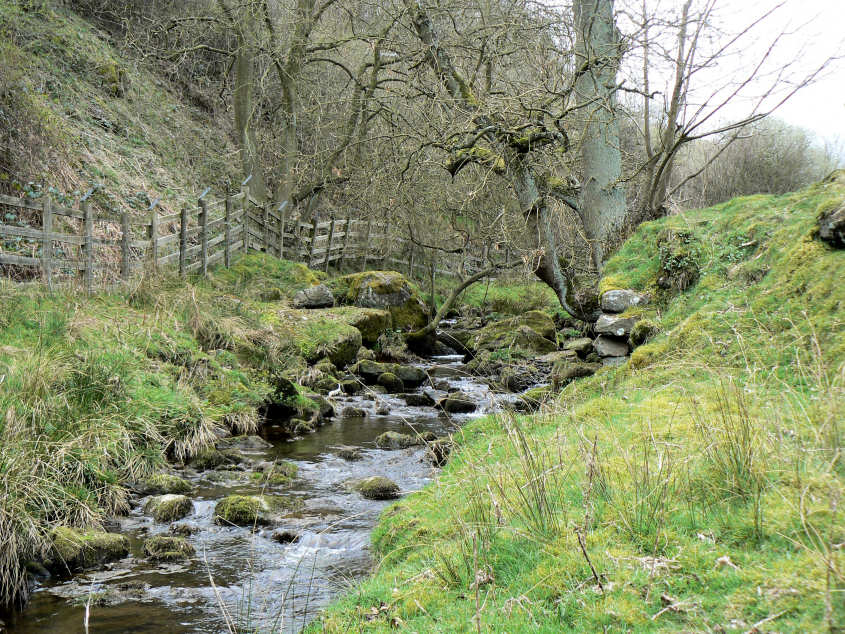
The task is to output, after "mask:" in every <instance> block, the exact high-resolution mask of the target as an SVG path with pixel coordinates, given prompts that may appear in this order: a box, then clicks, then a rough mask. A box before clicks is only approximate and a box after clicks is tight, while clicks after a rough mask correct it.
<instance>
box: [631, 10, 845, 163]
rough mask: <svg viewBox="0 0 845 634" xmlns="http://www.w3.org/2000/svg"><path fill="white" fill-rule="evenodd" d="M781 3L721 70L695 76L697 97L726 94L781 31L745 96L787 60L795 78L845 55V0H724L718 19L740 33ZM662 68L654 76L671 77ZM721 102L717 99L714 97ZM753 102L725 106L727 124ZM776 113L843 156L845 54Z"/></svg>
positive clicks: (721, 115)
mask: <svg viewBox="0 0 845 634" xmlns="http://www.w3.org/2000/svg"><path fill="white" fill-rule="evenodd" d="M703 1H704V0H700V1H699V2H695V3H694V5H693V7H695V6H696V5H698V6H700V5H701V4H702V3H703ZM682 2H683V0H648V5H649V6H650V7H651V10H652V11H654V10H655V8H657V9H658V10H659V12H660V13H661V14H664V12H667V11H668V12H669V13H671V12H672V10H673V8H675V9H677V7H679V6H680V5H681V4H682ZM782 3H783V6H782V7H780V8H778V9H777V10H776V11H775V12H774V13H773V14H772V15H771V16H769V17H767V18H766V19H765V20H764V21H762V22H761V23H760V24H758V25H756V26H755V27H754V28H753V29H752V30H751V31H750V32H749V33H747V34H746V35H744V36H743V37H742V39H741V40H739V42H738V43H737V44H736V45H734V46H733V47H732V49H731V50H732V53H730V54H726V55H725V56H724V58H722V57H720V60H722V61H720V64H719V68H718V69H712V70H708V71H706V73H702V74H701V76H699V77H697V79H696V81H695V83H694V86H693V94H692V99H691V101H694V100H695V99H696V98H698V99H699V100H703V99H707V98H708V97H710V96H711V94H712V92H713V90H714V87H716V86H719V87H720V88H721V87H724V88H722V91H721V92H722V94H727V93H728V92H729V91H730V89H729V88H727V83H728V78H740V77H744V76H745V75H744V74H743V73H747V72H749V70H750V69H751V67H752V66H753V65H755V64H756V63H757V62H758V60H760V59H761V58H762V57H763V56H765V55H766V52H767V50H768V49H769V46H770V45H771V43H772V41H773V40H774V39H775V38H777V37H778V36H781V34H782V36H781V39H780V41H779V42H778V44H777V47H776V48H775V49H774V52H773V53H772V54H771V55H770V57H769V59H768V61H767V64H766V66H765V67H764V71H763V72H761V74H760V79H759V80H758V81H757V82H756V85H752V86H749V87H746V89H745V90H744V91H743V93H744V94H746V95H747V96H749V97H754V96H757V95H759V94H760V93H761V92H762V91H763V90H765V89H766V88H767V87H768V86H769V85H770V84H771V81H772V77H774V75H775V74H776V73H778V72H780V71H781V69H783V68H784V67H786V68H788V73H787V77H786V78H787V79H792V80H797V79H799V78H802V77H806V76H807V74H809V73H810V72H812V71H814V70H815V69H816V68H818V66H819V65H820V64H821V63H822V62H823V60H825V59H827V58H829V57H832V56H840V57H842V56H845V0H783V2H782V0H757V1H756V2H754V1H748V0H719V1H718V4H717V9H716V13H715V15H714V23H715V24H717V25H719V26H720V27H722V28H723V29H724V30H725V31H726V32H728V33H730V32H733V33H737V32H740V31H742V30H743V29H745V28H746V27H747V26H748V25H749V24H751V23H752V22H754V20H755V19H757V18H759V17H760V16H761V15H763V14H765V13H766V12H767V11H769V10H771V9H774V8H775V7H777V6H778V5H779V4H782ZM641 4H642V2H641V0H621V1H620V2H618V3H617V9H619V8H620V7H622V6H624V7H632V6H637V5H640V6H641ZM622 28H623V29H624V27H622ZM673 44H674V43H673ZM705 48H706V47H705ZM655 70H657V69H655ZM656 75H657V76H655V77H653V80H655V79H658V78H659V76H661V75H662V76H663V77H664V80H667V79H669V77H668V75H666V74H665V72H664V73H660V72H658V73H657V74H656ZM657 83H659V81H658V82H657ZM661 88H662V89H663V90H665V91H667V92H668V90H669V87H668V86H666V85H664V86H654V89H657V90H660V89H661ZM779 99H780V98H777V100H778V101H779ZM718 101H719V100H712V101H711V103H713V102H718ZM752 101H753V99H748V100H742V99H737V100H734V101H733V102H732V103H731V105H730V106H728V107H725V108H724V109H722V110H721V111H720V112H719V116H718V119H719V120H720V121H721V122H723V123H726V122H728V121H731V120H738V119H742V118H743V117H744V116H746V115H747V114H748V111H749V107H750V104H751V102H752ZM765 109H767V108H764V110H765ZM774 116H776V117H779V118H781V119H783V120H785V121H787V122H788V123H791V124H794V125H798V126H801V127H804V128H807V129H808V130H811V131H812V132H814V133H815V134H816V135H817V136H818V138H819V140H820V141H821V142H822V143H825V142H827V143H829V144H832V145H833V146H834V147H835V148H836V149H837V150H838V153H839V154H840V156H842V157H843V159H845V58H843V59H838V60H834V61H832V62H831V63H830V64H829V66H828V67H827V69H826V70H825V71H824V73H823V74H822V75H821V76H819V77H818V78H817V79H816V80H815V82H814V83H813V84H812V85H809V86H807V87H804V88H802V89H801V90H800V91H799V92H798V93H796V94H795V95H793V96H792V97H791V98H790V100H789V101H787V102H786V103H785V104H784V105H782V106H781V107H780V108H778V109H777V111H776V112H775V115H774ZM712 127H718V126H712Z"/></svg>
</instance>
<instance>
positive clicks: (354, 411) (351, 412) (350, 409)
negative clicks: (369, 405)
mask: <svg viewBox="0 0 845 634" xmlns="http://www.w3.org/2000/svg"><path fill="white" fill-rule="evenodd" d="M341 416H343V418H366V417H367V410H365V409H364V408H363V407H355V406H353V405H347V406H346V407H344V408H343V411H341Z"/></svg>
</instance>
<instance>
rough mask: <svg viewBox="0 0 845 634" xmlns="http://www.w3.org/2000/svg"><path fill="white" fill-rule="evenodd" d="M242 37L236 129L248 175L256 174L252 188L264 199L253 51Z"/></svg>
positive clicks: (237, 63)
mask: <svg viewBox="0 0 845 634" xmlns="http://www.w3.org/2000/svg"><path fill="white" fill-rule="evenodd" d="M240 40H241V41H240V45H239V47H238V52H237V53H236V56H235V92H234V109H235V130H236V132H237V137H238V145H239V147H240V153H241V165H242V167H243V173H244V178H247V177H249V176H252V179H251V180H250V181H249V189H250V191H251V192H252V193H253V195H254V196H255V198H257V199H258V200H264V199H266V197H267V191H266V189H265V185H264V172H263V169H262V167H261V160H260V158H259V156H258V144H257V142H256V139H255V129H254V128H253V126H252V111H253V102H252V83H253V79H254V77H253V61H254V60H253V51H252V50H251V49H250V48H249V47H248V45H247V43H246V42H245V41H244V38H240Z"/></svg>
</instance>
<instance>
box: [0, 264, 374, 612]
mask: <svg viewBox="0 0 845 634" xmlns="http://www.w3.org/2000/svg"><path fill="white" fill-rule="evenodd" d="M315 280H316V277H315V274H314V273H313V272H312V271H309V270H308V269H306V268H305V267H304V266H302V265H300V264H294V263H292V262H285V261H278V260H275V259H274V258H267V257H264V256H263V255H249V256H244V257H242V258H241V259H240V260H239V261H238V262H237V263H236V264H235V265H234V266H233V267H232V268H231V269H229V270H219V271H217V272H216V273H215V274H213V275H212V276H211V278H210V279H208V280H202V281H201V280H194V281H188V282H183V281H181V280H178V279H175V278H169V277H162V278H154V279H147V280H143V281H141V282H140V283H138V284H137V285H136V286H134V287H132V288H130V289H127V290H125V291H124V292H119V293H113V294H107V295H99V296H95V297H92V298H85V297H84V296H81V295H79V294H73V293H68V294H63V293H53V294H48V293H46V292H44V291H43V289H40V288H39V287H33V286H29V287H24V286H20V285H13V284H4V285H0V410H2V412H3V413H4V414H3V418H2V420H0V476H1V477H0V544H2V545H3V546H2V548H0V604H3V603H6V602H8V601H10V600H12V599H16V598H21V597H22V596H23V595H24V594H25V591H26V579H25V566H24V564H25V563H26V562H27V561H30V560H32V561H40V560H42V558H43V557H44V556H45V555H46V554H47V553H48V552H49V548H50V539H49V533H50V530H51V529H52V528H53V527H55V526H58V525H69V526H78V527H82V528H90V527H97V526H99V525H100V524H101V522H102V521H103V520H104V519H105V518H107V517H108V516H110V515H113V514H120V513H122V512H125V511H127V510H128V504H127V503H128V494H127V489H126V486H125V485H126V484H127V483H131V482H137V481H140V480H141V478H143V477H145V476H146V475H148V474H150V473H152V472H154V471H155V470H157V469H161V468H163V467H164V466H165V465H166V462H167V461H168V460H169V461H174V460H175V461H183V460H185V459H187V458H189V457H190V456H192V455H194V454H196V453H197V452H199V451H202V450H203V449H204V448H206V447H207V446H209V445H210V443H212V442H213V441H214V440H215V439H216V437H217V435H218V433H221V432H224V433H225V432H232V433H245V432H250V431H253V430H254V429H255V426H256V423H257V420H258V408H259V407H260V406H262V404H264V403H267V402H276V401H277V400H278V399H279V398H284V399H286V400H285V403H284V405H285V406H286V407H290V408H292V409H294V410H300V411H301V412H303V414H306V413H307V412H309V411H311V410H313V409H316V406H315V405H314V403H312V402H311V401H310V400H309V399H307V398H305V397H304V396H302V394H300V395H290V394H287V395H285V396H283V397H280V395H279V393H278V387H279V381H280V377H285V378H289V379H292V380H294V381H296V380H298V379H299V378H300V377H301V376H302V375H303V374H304V373H305V372H306V369H307V363H306V359H311V358H313V356H314V355H315V353H321V351H322V350H325V349H329V348H331V346H332V345H333V343H334V342H336V341H338V340H342V339H343V338H344V337H345V336H347V334H348V333H349V331H352V330H354V329H353V328H352V327H351V326H350V325H348V322H349V321H350V320H352V319H354V318H355V317H356V313H355V311H356V310H357V309H354V308H347V309H343V310H337V311H321V312H320V314H313V313H312V314H307V313H306V312H305V311H296V310H293V309H291V308H289V306H288V302H287V299H288V298H289V297H290V295H291V294H292V292H293V291H295V290H297V289H299V288H301V287H302V286H303V285H306V284H308V283H311V282H314V281H315ZM359 341H360V339H359ZM287 385H289V384H287Z"/></svg>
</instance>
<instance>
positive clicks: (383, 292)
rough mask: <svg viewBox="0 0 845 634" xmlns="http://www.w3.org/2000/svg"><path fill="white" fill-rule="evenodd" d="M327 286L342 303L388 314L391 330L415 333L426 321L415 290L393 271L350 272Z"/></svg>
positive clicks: (422, 306) (421, 304)
mask: <svg viewBox="0 0 845 634" xmlns="http://www.w3.org/2000/svg"><path fill="white" fill-rule="evenodd" d="M329 284H330V287H331V289H332V292H333V293H334V296H335V298H336V299H337V301H338V302H340V303H342V304H350V305H354V306H359V307H361V308H378V309H384V310H387V311H389V312H390V316H391V319H392V321H393V328H396V329H400V330H416V329H418V328H422V327H423V326H424V325H425V324H426V323H427V321H428V318H427V316H426V312H425V305H424V304H423V303H422V301H421V300H420V298H419V295H418V294H417V291H416V289H415V288H414V287H413V286H412V285H411V284H410V282H408V280H407V279H406V278H405V276H403V275H402V274H401V273H397V272H396V271H364V272H363V273H353V274H352V275H346V276H344V277H341V278H338V279H336V280H333V281H332V282H330V283H329Z"/></svg>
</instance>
